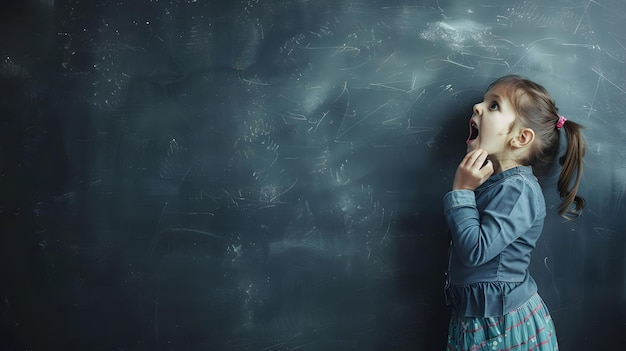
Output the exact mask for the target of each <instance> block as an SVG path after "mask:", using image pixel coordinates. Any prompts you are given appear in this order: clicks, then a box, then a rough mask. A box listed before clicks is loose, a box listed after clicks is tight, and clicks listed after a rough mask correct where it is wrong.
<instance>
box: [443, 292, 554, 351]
mask: <svg viewBox="0 0 626 351" xmlns="http://www.w3.org/2000/svg"><path fill="white" fill-rule="evenodd" d="M558 349H559V346H558V343H557V340H556V333H555V330H554V323H553V322H552V317H551V316H550V313H549V311H548V308H547V307H546V305H545V303H544V302H543V300H542V299H541V297H540V296H539V295H538V294H535V295H533V296H532V297H531V298H530V299H528V301H527V302H525V303H524V304H523V305H522V306H520V307H518V308H517V309H515V310H513V311H511V312H509V313H507V314H506V315H504V316H502V317H464V316H458V315H453V316H452V318H451V319H450V326H449V328H448V347H447V350H450V351H531V350H532V351H555V350H558Z"/></svg>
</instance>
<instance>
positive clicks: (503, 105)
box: [467, 86, 515, 160]
mask: <svg viewBox="0 0 626 351" xmlns="http://www.w3.org/2000/svg"><path fill="white" fill-rule="evenodd" d="M514 121H515V112H514V110H513V106H512V105H511V102H510V101H509V99H508V98H507V95H506V94H505V91H504V89H502V88H498V87H497V86H496V87H494V88H492V89H490V90H489V91H487V93H486V94H485V96H484V97H483V101H482V102H480V103H478V104H476V105H474V110H473V114H472V118H471V119H470V122H469V123H470V135H469V137H468V139H467V151H468V152H469V151H472V150H476V149H483V150H485V151H486V152H487V153H488V154H489V159H492V160H496V159H501V158H503V157H504V156H506V153H507V151H508V150H509V148H508V145H509V141H510V140H511V135H512V134H511V133H512V130H513V122H514Z"/></svg>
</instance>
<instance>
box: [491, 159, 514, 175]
mask: <svg viewBox="0 0 626 351" xmlns="http://www.w3.org/2000/svg"><path fill="white" fill-rule="evenodd" d="M491 162H493V173H494V174H497V173H502V172H504V171H506V170H507V169H511V168H514V167H517V166H521V164H520V163H519V162H517V161H515V160H512V159H497V158H493V159H491Z"/></svg>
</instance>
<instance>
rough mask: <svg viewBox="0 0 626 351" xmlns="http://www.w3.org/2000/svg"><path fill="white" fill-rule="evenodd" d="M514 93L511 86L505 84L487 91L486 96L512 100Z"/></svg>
mask: <svg viewBox="0 0 626 351" xmlns="http://www.w3.org/2000/svg"><path fill="white" fill-rule="evenodd" d="M512 93H513V91H512V90H511V87H508V86H505V85H504V84H501V85H496V86H493V87H491V88H489V90H487V92H486V93H485V97H490V98H497V99H500V100H507V101H508V100H510V96H511V94H512Z"/></svg>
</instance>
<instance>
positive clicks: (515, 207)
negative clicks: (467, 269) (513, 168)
mask: <svg viewBox="0 0 626 351" xmlns="http://www.w3.org/2000/svg"><path fill="white" fill-rule="evenodd" d="M494 186H497V187H498V189H489V194H485V196H489V197H490V198H489V199H488V204H487V205H486V206H485V208H484V209H483V211H482V213H479V211H478V208H477V206H476V199H475V195H474V192H473V191H470V190H454V191H451V192H449V193H447V194H446V195H445V196H444V208H445V212H444V214H445V218H446V222H447V223H448V227H449V228H450V232H451V235H452V242H453V244H454V247H455V253H456V254H457V255H458V257H459V259H460V260H461V262H462V263H463V264H465V265H467V266H478V265H481V264H483V263H486V262H488V261H489V260H491V259H492V258H494V257H495V256H496V255H498V254H499V253H500V252H501V251H502V250H503V249H504V248H505V247H507V246H508V245H509V244H511V243H512V242H513V241H515V239H517V238H518V237H519V236H520V235H522V234H524V233H525V232H527V231H528V229H529V228H530V227H531V226H532V225H533V224H534V223H535V221H536V219H537V216H538V211H537V196H536V195H535V194H534V191H533V188H532V187H531V186H530V184H528V183H527V180H526V179H524V178H522V177H512V178H509V179H507V180H505V181H504V182H502V183H501V184H499V185H494Z"/></svg>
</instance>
